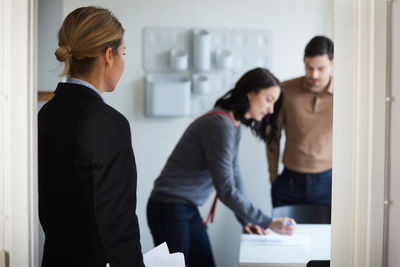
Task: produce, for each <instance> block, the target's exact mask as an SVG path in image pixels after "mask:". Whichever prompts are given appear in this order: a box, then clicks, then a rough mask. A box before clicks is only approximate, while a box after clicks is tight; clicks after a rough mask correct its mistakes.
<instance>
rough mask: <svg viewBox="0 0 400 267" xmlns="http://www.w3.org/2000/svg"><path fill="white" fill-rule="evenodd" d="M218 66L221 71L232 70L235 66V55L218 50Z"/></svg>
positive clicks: (225, 50) (224, 50)
mask: <svg viewBox="0 0 400 267" xmlns="http://www.w3.org/2000/svg"><path fill="white" fill-rule="evenodd" d="M216 54H217V55H216V57H217V58H216V64H217V68H219V69H226V70H230V69H232V66H233V55H232V52H231V51H230V50H228V49H222V50H218V51H217V53H216Z"/></svg>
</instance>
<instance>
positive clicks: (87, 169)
mask: <svg viewBox="0 0 400 267" xmlns="http://www.w3.org/2000/svg"><path fill="white" fill-rule="evenodd" d="M58 45H59V48H58V49H57V50H56V52H55V56H56V57H57V59H58V60H59V61H60V62H63V63H64V71H63V73H62V75H66V76H67V81H66V82H65V83H59V84H58V86H57V88H56V90H55V92H54V97H53V98H52V99H51V100H50V101H49V102H47V103H46V104H45V105H44V106H43V107H42V109H41V110H40V112H39V127H38V128H39V134H38V135H39V147H38V148H39V218H40V223H41V225H42V227H43V230H44V233H45V244H44V254H43V260H42V267H47V266H52V267H53V266H57V267H63V266H74V267H75V266H82V267H90V266H93V267H97V266H99V267H100V266H101V267H105V266H106V264H107V263H109V264H110V266H111V267H124V266H129V267H136V266H138V267H142V266H144V264H143V257H142V251H141V245H140V235H139V225H138V219H137V216H136V184H137V174H136V164H135V158H134V154H133V149H132V144H131V132H130V126H129V122H128V120H127V119H126V118H125V117H124V116H123V115H122V114H121V113H119V112H118V111H117V110H115V109H114V108H112V107H111V106H109V105H107V104H106V103H105V102H104V99H103V97H102V94H103V93H104V92H112V91H114V90H115V87H116V86H117V83H118V81H119V79H120V78H121V75H122V73H123V71H124V68H125V61H124V51H125V42H124V28H123V27H122V25H121V23H120V22H119V21H118V19H117V18H116V17H115V16H114V15H113V14H112V13H111V12H110V11H109V10H107V9H104V8H100V7H82V8H78V9H76V10H74V11H72V12H71V13H70V14H69V15H68V16H67V17H66V18H65V20H64V22H63V24H62V26H61V28H60V30H59V32H58Z"/></svg>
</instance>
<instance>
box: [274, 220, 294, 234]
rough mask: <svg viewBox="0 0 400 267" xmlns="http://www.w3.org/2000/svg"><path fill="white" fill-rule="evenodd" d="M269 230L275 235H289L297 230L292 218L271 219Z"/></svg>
mask: <svg viewBox="0 0 400 267" xmlns="http://www.w3.org/2000/svg"><path fill="white" fill-rule="evenodd" d="M269 228H270V229H271V230H272V231H274V232H275V233H277V234H281V235H291V234H293V232H294V231H295V230H296V228H297V224H296V222H295V221H294V220H293V219H292V218H286V217H284V218H276V219H272V223H271V224H270V226H269Z"/></svg>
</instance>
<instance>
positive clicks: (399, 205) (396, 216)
mask: <svg viewBox="0 0 400 267" xmlns="http://www.w3.org/2000/svg"><path fill="white" fill-rule="evenodd" d="M399 23H400V3H399V1H394V2H393V29H392V34H393V42H392V77H391V78H392V86H391V88H392V96H393V99H394V101H393V102H392V103H391V105H392V108H391V111H390V113H391V120H390V125H391V132H390V148H389V149H390V163H389V164H390V168H389V177H390V193H389V194H390V200H391V205H390V206H389V229H388V231H389V235H388V237H389V239H388V241H389V245H388V267H396V266H400V254H399V253H398V252H399V247H400V235H399V234H398V225H399V224H400V194H399V192H400V165H399V162H400V150H399V148H400V142H399V136H400V120H399V117H398V114H400V103H399V100H400V77H399V75H398V73H400V27H399V25H400V24H399Z"/></svg>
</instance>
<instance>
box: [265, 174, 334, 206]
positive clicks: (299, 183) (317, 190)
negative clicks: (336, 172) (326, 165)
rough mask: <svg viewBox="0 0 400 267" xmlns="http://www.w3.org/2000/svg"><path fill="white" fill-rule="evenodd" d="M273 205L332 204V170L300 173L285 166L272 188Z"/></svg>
mask: <svg viewBox="0 0 400 267" xmlns="http://www.w3.org/2000/svg"><path fill="white" fill-rule="evenodd" d="M271 196H272V205H273V206H274V208H275V207H279V206H284V205H296V204H297V205H300V204H314V205H331V198H332V170H328V171H325V172H321V173H299V172H295V171H292V170H290V169H288V168H286V167H285V169H284V170H283V172H282V174H281V175H279V176H278V178H276V180H275V181H274V182H273V184H272V188H271Z"/></svg>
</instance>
